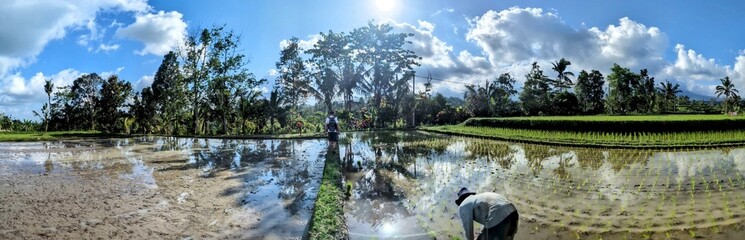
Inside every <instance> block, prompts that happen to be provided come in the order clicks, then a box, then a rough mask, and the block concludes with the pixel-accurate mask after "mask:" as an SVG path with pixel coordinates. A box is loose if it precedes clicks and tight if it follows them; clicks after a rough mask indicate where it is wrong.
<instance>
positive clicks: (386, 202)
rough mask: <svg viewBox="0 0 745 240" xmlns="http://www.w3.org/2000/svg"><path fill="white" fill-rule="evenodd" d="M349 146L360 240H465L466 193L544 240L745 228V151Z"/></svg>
mask: <svg viewBox="0 0 745 240" xmlns="http://www.w3.org/2000/svg"><path fill="white" fill-rule="evenodd" d="M344 138H347V139H348V140H347V141H348V143H347V144H344V145H342V148H341V151H342V156H344V158H343V162H344V171H345V175H344V177H345V180H346V181H347V182H349V183H352V184H353V190H352V191H353V194H352V196H351V198H350V200H349V201H348V202H347V206H345V211H346V213H345V214H346V218H347V220H348V225H349V229H350V235H351V236H352V237H353V238H362V239H364V238H371V237H378V238H380V237H383V238H387V237H404V238H425V239H426V238H431V236H433V235H434V236H446V237H461V236H462V233H461V227H460V222H459V216H458V215H457V208H456V206H455V205H454V204H453V203H452V202H453V200H454V196H455V193H456V192H457V191H458V189H460V187H463V186H469V187H470V188H473V189H476V190H477V191H495V192H498V193H502V194H504V195H506V196H507V197H508V198H509V199H511V200H513V201H514V202H515V204H516V205H517V207H518V209H519V210H520V214H521V217H522V218H523V221H526V222H528V223H531V224H532V225H528V226H535V227H534V229H530V228H527V227H526V228H521V229H520V231H521V233H520V234H518V235H523V236H536V238H537V236H544V237H545V236H553V237H548V238H557V237H568V236H572V237H573V236H575V235H577V236H579V235H587V234H596V235H599V237H603V236H605V237H606V238H613V237H614V236H616V237H618V236H617V235H614V234H631V235H629V236H631V237H632V238H642V237H645V236H646V237H649V236H658V237H660V236H662V237H664V236H665V234H669V235H671V236H676V235H677V236H687V235H688V234H690V231H688V230H687V231H683V230H681V229H705V230H706V231H712V232H716V231H720V230H719V229H720V228H724V227H727V226H729V225H732V224H735V225H739V224H741V222H742V221H741V220H743V219H742V218H743V217H742V216H745V199H744V197H745V194H744V193H745V191H742V190H743V189H744V188H745V187H744V186H745V182H744V181H743V180H742V176H743V175H744V174H745V149H726V148H725V149H690V150H688V149H686V150H665V151H660V150H623V149H587V148H567V147H551V146H542V145H530V144H514V143H506V142H497V141H485V140H477V139H470V138H454V137H445V136H442V135H434V134H427V133H417V132H382V133H350V134H346V135H345V136H344ZM401 226H405V227H401ZM712 229H715V230H712ZM541 231H546V232H549V231H550V233H548V234H543V235H541V234H540V233H541ZM655 233H656V234H661V235H654V234H655ZM531 234H539V235H531ZM634 234H636V235H634ZM701 234H702V233H701V232H699V236H700V235H701ZM528 238H530V237H528ZM621 238H622V237H621Z"/></svg>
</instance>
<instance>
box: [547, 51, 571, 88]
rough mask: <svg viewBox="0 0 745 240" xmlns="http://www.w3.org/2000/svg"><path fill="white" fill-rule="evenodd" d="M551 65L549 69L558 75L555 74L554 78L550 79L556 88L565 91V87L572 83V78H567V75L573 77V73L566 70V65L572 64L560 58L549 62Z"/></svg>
mask: <svg viewBox="0 0 745 240" xmlns="http://www.w3.org/2000/svg"><path fill="white" fill-rule="evenodd" d="M551 65H553V67H552V68H551V69H553V70H554V71H556V72H557V73H559V75H557V76H556V80H554V81H552V82H553V84H554V85H555V86H556V87H557V88H560V89H564V90H565V91H566V89H567V88H569V86H571V85H572V80H571V79H569V76H572V77H574V73H572V72H570V71H567V70H566V69H567V66H569V65H572V62H570V61H568V60H566V59H564V58H561V59H559V61H557V62H553V63H551Z"/></svg>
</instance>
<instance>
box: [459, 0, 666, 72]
mask: <svg viewBox="0 0 745 240" xmlns="http://www.w3.org/2000/svg"><path fill="white" fill-rule="evenodd" d="M470 24H471V27H470V29H469V30H468V33H467V34H466V39H467V40H468V41H471V42H473V43H475V44H476V45H478V46H479V47H481V48H482V49H483V50H484V51H485V52H486V53H487V55H488V57H489V61H490V62H491V63H492V65H493V66H495V67H500V66H506V65H511V64H514V63H515V62H522V63H523V64H524V65H526V66H529V65H530V63H532V62H533V61H538V62H539V63H541V62H545V63H547V62H549V61H556V60H558V59H559V58H562V57H564V58H567V59H569V60H570V61H572V63H573V66H578V65H579V66H582V67H586V68H595V69H607V68H610V66H611V65H612V64H613V63H618V64H620V65H622V66H624V67H630V68H634V69H635V68H642V67H643V68H648V69H650V71H654V70H659V69H660V68H662V66H663V65H664V64H665V62H664V60H663V54H664V50H665V49H666V47H667V36H666V34H664V33H663V32H661V31H660V30H659V29H658V28H656V27H647V26H645V25H643V24H640V23H637V22H634V21H633V20H630V19H628V18H621V19H620V20H619V24H618V25H609V26H608V27H607V28H606V29H605V30H601V29H598V28H596V27H593V28H590V29H575V28H573V27H571V26H569V25H567V24H566V23H565V22H564V21H563V20H562V19H561V18H560V17H559V16H558V15H557V14H556V13H553V12H548V13H547V12H544V11H543V10H542V9H537V8H524V9H522V8H510V9H507V10H503V11H500V12H496V11H489V12H487V13H485V14H484V15H483V16H481V17H476V18H473V19H471V20H470ZM542 65H544V64H542ZM544 66H545V65H544ZM544 68H545V67H544Z"/></svg>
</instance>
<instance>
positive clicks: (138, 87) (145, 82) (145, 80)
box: [133, 75, 155, 92]
mask: <svg viewBox="0 0 745 240" xmlns="http://www.w3.org/2000/svg"><path fill="white" fill-rule="evenodd" d="M154 79H155V76H153V75H145V76H142V77H140V79H138V80H137V82H135V84H133V86H134V89H133V90H134V91H135V92H141V91H142V89H143V88H146V87H149V86H151V85H153V80H154Z"/></svg>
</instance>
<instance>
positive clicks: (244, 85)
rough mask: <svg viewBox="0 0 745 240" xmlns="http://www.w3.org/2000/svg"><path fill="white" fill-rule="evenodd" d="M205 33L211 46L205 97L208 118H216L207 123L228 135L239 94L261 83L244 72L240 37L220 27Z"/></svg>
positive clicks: (244, 57)
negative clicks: (211, 122) (215, 124)
mask: <svg viewBox="0 0 745 240" xmlns="http://www.w3.org/2000/svg"><path fill="white" fill-rule="evenodd" d="M209 32H210V39H211V41H210V43H211V45H210V47H209V49H208V64H207V66H208V69H207V70H208V71H207V73H208V74H207V81H208V89H209V94H207V97H208V99H209V100H210V101H209V102H208V106H210V110H211V112H212V113H213V115H212V117H213V118H217V119H209V120H212V121H213V122H218V123H220V124H219V125H220V126H221V128H219V129H221V133H222V134H228V133H230V126H231V123H232V122H234V121H233V120H234V118H235V116H236V115H238V114H236V113H237V111H236V109H237V106H238V105H239V102H237V100H238V99H241V96H239V95H243V97H245V96H247V95H245V94H244V93H246V94H248V95H252V92H253V91H255V90H254V89H255V88H256V87H257V86H259V85H261V84H262V83H263V82H264V81H265V80H263V79H262V80H257V79H256V78H254V76H253V74H251V73H250V72H249V71H248V69H246V64H248V59H247V58H246V56H245V55H243V54H242V53H241V52H240V51H239V49H238V46H239V44H240V42H241V38H240V36H238V35H235V34H234V33H233V31H228V30H225V29H224V27H214V28H212V29H211V30H210V31H209Z"/></svg>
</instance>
